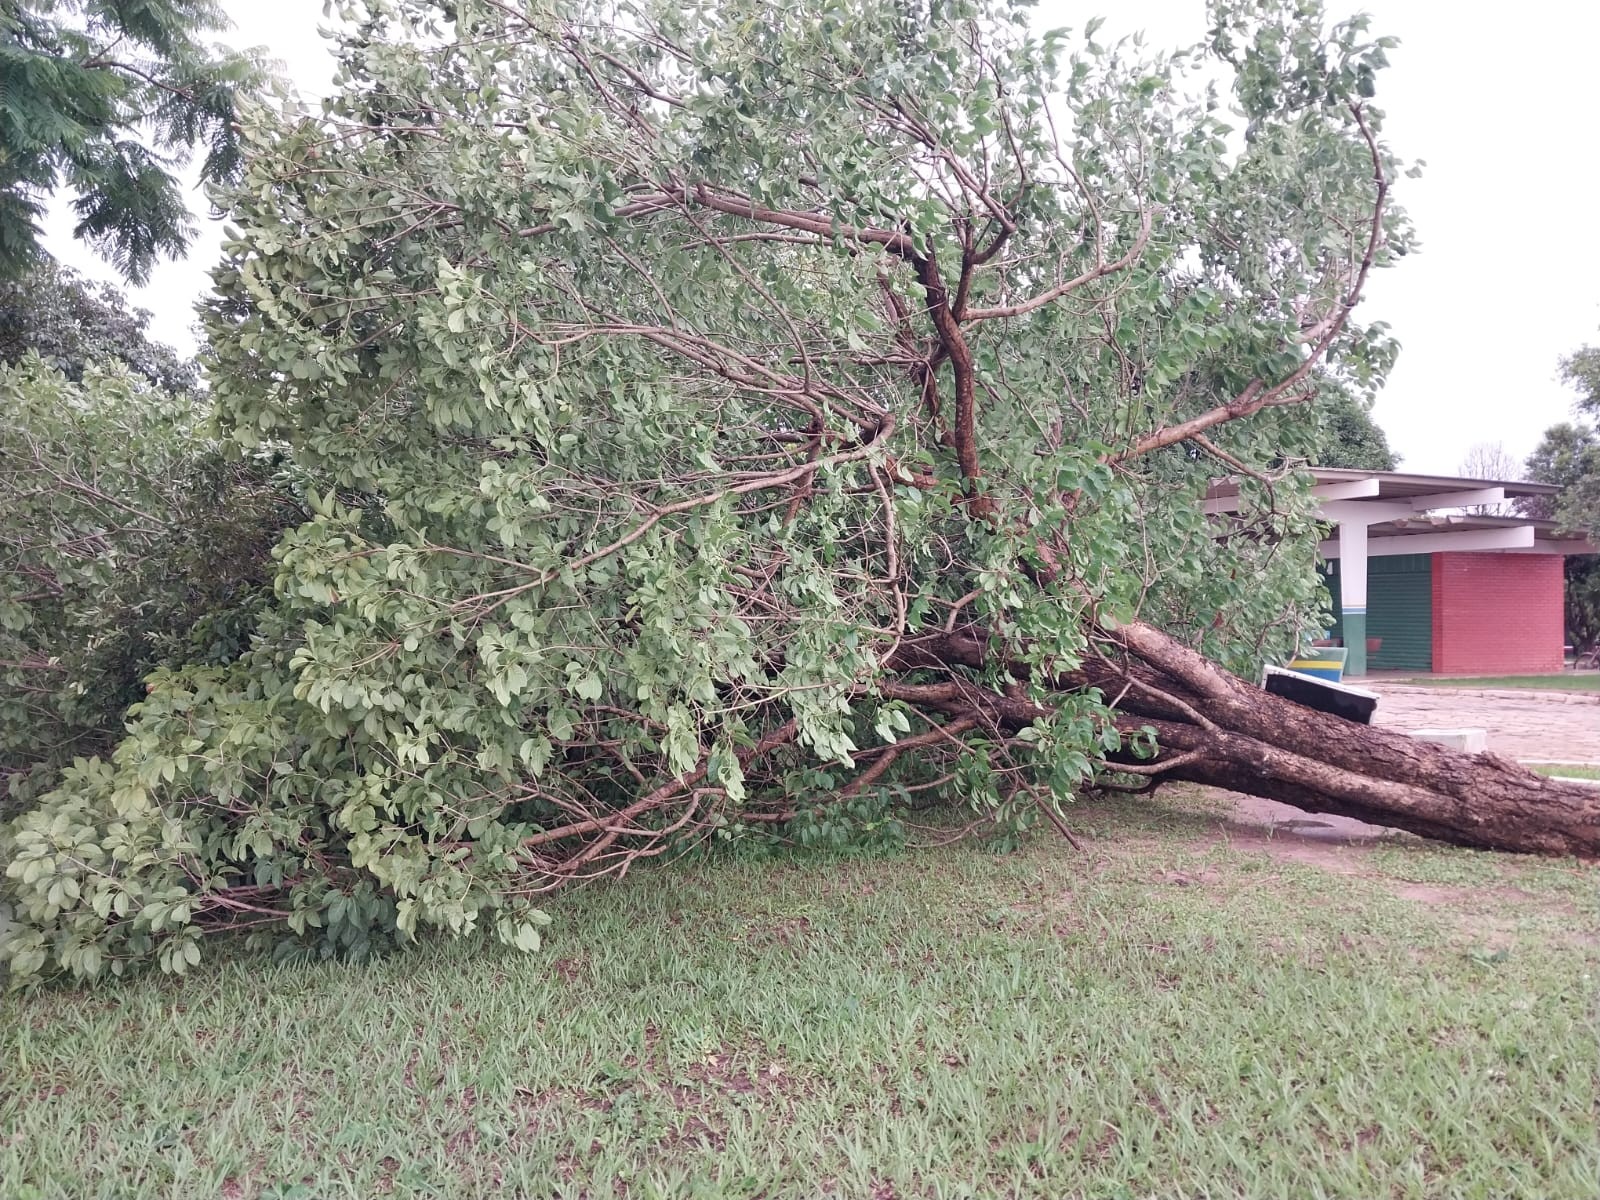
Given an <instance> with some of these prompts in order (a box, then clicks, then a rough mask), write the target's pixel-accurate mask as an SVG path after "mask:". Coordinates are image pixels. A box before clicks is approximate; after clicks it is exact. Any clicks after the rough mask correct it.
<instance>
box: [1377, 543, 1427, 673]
mask: <svg viewBox="0 0 1600 1200" xmlns="http://www.w3.org/2000/svg"><path fill="white" fill-rule="evenodd" d="M1367 636H1368V637H1369V638H1382V639H1383V645H1382V646H1381V647H1380V648H1379V649H1378V653H1377V654H1376V655H1373V656H1372V657H1371V659H1370V660H1369V662H1368V663H1367V666H1368V668H1369V669H1371V670H1376V671H1431V670H1433V558H1432V556H1430V555H1427V554H1394V555H1388V556H1385V557H1383V558H1369V559H1368V560H1367Z"/></svg>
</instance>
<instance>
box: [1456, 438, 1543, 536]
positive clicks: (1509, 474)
mask: <svg viewBox="0 0 1600 1200" xmlns="http://www.w3.org/2000/svg"><path fill="white" fill-rule="evenodd" d="M1456 473H1457V474H1458V475H1460V476H1461V477H1462V478H1463V479H1497V480H1513V479H1522V478H1524V476H1525V473H1526V472H1525V470H1524V467H1523V464H1522V463H1520V462H1518V461H1517V460H1516V459H1515V458H1513V457H1512V455H1511V453H1510V451H1508V450H1507V449H1506V446H1505V443H1504V442H1478V443H1476V444H1475V445H1473V446H1470V447H1469V448H1468V449H1467V453H1466V457H1464V458H1463V459H1462V460H1461V465H1460V466H1459V467H1458V468H1456ZM1465 511H1467V512H1469V513H1475V514H1477V515H1478V516H1484V517H1510V516H1514V515H1516V513H1517V511H1518V510H1517V503H1516V501H1514V500H1503V501H1501V502H1500V503H1498V504H1472V505H1468V506H1467V508H1466V510H1465Z"/></svg>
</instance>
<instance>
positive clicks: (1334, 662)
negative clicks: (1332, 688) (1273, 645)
mask: <svg viewBox="0 0 1600 1200" xmlns="http://www.w3.org/2000/svg"><path fill="white" fill-rule="evenodd" d="M1348 653H1349V651H1348V650H1347V649H1346V648H1345V647H1344V646H1313V647H1311V648H1310V649H1309V650H1302V651H1300V653H1299V654H1298V655H1296V656H1295V657H1294V658H1293V659H1291V660H1290V662H1289V670H1291V671H1294V672H1295V673H1296V674H1299V675H1309V676H1311V677H1312V678H1313V679H1326V680H1327V681H1328V682H1330V683H1338V682H1339V681H1340V680H1342V679H1343V678H1344V663H1345V655H1346V654H1348Z"/></svg>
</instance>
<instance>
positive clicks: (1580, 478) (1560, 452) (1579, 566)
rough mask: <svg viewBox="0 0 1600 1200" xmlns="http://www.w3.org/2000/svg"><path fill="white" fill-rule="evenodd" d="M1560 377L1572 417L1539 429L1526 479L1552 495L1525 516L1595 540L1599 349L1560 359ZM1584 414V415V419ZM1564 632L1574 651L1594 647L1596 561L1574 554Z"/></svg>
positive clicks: (1598, 631)
mask: <svg viewBox="0 0 1600 1200" xmlns="http://www.w3.org/2000/svg"><path fill="white" fill-rule="evenodd" d="M1561 376H1562V378H1563V379H1564V380H1565V381H1566V382H1567V383H1568V384H1570V385H1571V386H1572V387H1573V388H1574V389H1575V390H1576V391H1577V393H1578V395H1577V397H1576V399H1575V401H1574V403H1573V411H1574V415H1575V416H1576V417H1577V418H1578V419H1577V420H1576V421H1567V422H1562V423H1561V424H1559V425H1552V426H1551V427H1550V428H1549V429H1547V430H1545V434H1544V437H1543V438H1542V439H1541V440H1540V442H1539V445H1538V446H1537V447H1536V448H1535V449H1534V451H1533V453H1532V454H1531V455H1529V457H1528V478H1529V479H1537V480H1539V481H1540V482H1541V483H1554V484H1557V485H1558V486H1559V487H1560V488H1561V491H1560V493H1559V494H1558V495H1557V496H1555V497H1553V498H1546V497H1542V496H1541V497H1536V498H1535V499H1533V500H1531V501H1528V502H1526V509H1525V511H1527V512H1528V513H1529V515H1531V516H1537V517H1543V518H1545V519H1546V520H1553V521H1557V522H1559V523H1560V524H1561V526H1562V527H1563V528H1565V529H1567V530H1569V531H1571V532H1573V533H1577V534H1583V535H1585V536H1587V537H1588V538H1590V539H1591V540H1593V541H1596V542H1600V429H1596V426H1595V424H1594V422H1597V421H1600V349H1596V348H1595V347H1593V346H1585V347H1583V348H1582V349H1580V350H1578V351H1576V352H1575V353H1573V354H1571V355H1569V356H1568V357H1566V358H1564V359H1563V360H1562V361H1561ZM1586 418H1587V419H1586ZM1566 610H1567V634H1568V636H1569V637H1571V638H1573V639H1574V640H1575V644H1576V645H1577V646H1579V648H1580V649H1593V648H1594V647H1596V646H1600V563H1597V562H1596V560H1595V559H1594V558H1593V557H1590V556H1582V555H1579V556H1574V557H1571V558H1569V559H1567V563H1566Z"/></svg>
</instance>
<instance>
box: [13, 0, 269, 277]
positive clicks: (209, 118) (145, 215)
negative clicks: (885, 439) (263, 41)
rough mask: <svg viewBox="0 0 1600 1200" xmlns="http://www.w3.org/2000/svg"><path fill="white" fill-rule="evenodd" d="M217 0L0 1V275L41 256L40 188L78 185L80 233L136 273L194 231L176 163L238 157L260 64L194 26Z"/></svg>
mask: <svg viewBox="0 0 1600 1200" xmlns="http://www.w3.org/2000/svg"><path fill="white" fill-rule="evenodd" d="M226 26H227V20H226V18H225V17H224V15H223V12H222V8H221V6H220V5H219V4H217V3H216V0H133V2H130V0H8V3H6V4H5V5H3V6H0V279H6V278H9V279H15V278H17V277H18V276H20V275H22V274H24V273H25V272H26V271H27V270H29V269H30V268H32V267H33V266H34V265H35V264H36V263H37V261H38V259H39V255H40V250H39V235H40V230H39V225H38V218H39V217H40V215H41V214H42V213H43V211H44V204H45V201H46V199H47V198H48V197H50V196H52V195H54V194H55V193H57V192H58V191H65V192H66V193H67V194H69V195H71V196H72V197H73V201H72V204H73V209H74V211H75V212H76V213H77V217H78V224H77V228H76V234H77V236H78V237H80V238H84V239H86V240H87V241H89V242H90V243H91V244H92V245H94V246H95V247H96V248H97V249H98V250H100V251H101V252H102V253H103V254H105V255H106V256H107V257H109V258H110V259H111V261H112V262H114V263H115V264H116V266H117V268H118V269H119V270H120V271H121V272H122V273H123V274H124V275H125V276H126V277H127V278H129V279H130V280H133V281H134V282H143V281H144V279H145V278H146V277H147V276H148V274H149V272H150V268H151V267H152V266H153V265H154V264H155V261H156V259H157V258H158V257H160V256H161V255H163V254H179V253H181V252H182V251H183V250H184V248H185V247H186V246H188V244H189V241H190V238H191V237H192V235H193V229H192V225H191V222H190V218H189V209H188V205H187V204H186V203H185V202H184V198H183V195H182V191H181V188H180V185H179V180H178V177H177V175H176V173H175V170H176V168H177V167H178V166H180V165H181V164H182V163H183V162H185V161H186V160H187V157H188V153H189V151H191V150H192V149H193V148H195V147H196V146H198V147H200V148H201V149H202V150H203V157H202V158H201V162H200V177H201V179H202V180H205V181H208V182H219V181H222V180H225V179H228V178H230V177H232V176H233V174H234V173H235V172H236V171H237V169H238V166H239V145H238V140H237V138H236V136H235V132H234V125H233V120H234V112H235V105H236V101H237V98H238V96H239V94H240V91H241V89H242V88H244V87H246V86H248V85H249V84H250V83H251V82H252V81H253V80H254V78H255V77H256V71H255V68H254V67H252V66H251V64H250V62H249V60H248V58H247V57H245V56H242V55H239V54H234V53H231V52H227V51H223V50H219V49H215V48H213V47H211V46H208V45H207V44H206V43H205V42H204V41H203V40H202V39H203V38H204V36H205V35H207V34H210V33H215V32H217V31H219V30H221V29H223V28H225V27H226Z"/></svg>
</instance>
